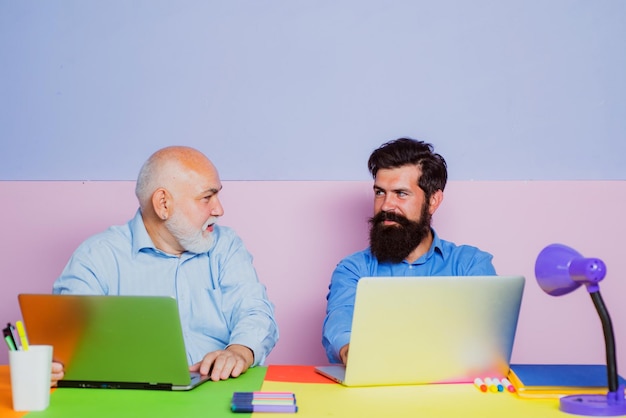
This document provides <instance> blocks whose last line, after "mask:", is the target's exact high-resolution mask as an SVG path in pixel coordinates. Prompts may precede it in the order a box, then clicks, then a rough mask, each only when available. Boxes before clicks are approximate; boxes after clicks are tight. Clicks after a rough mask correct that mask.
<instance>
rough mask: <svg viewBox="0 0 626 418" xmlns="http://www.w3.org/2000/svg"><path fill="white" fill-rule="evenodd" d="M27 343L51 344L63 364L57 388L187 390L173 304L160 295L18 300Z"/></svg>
mask: <svg viewBox="0 0 626 418" xmlns="http://www.w3.org/2000/svg"><path fill="white" fill-rule="evenodd" d="M18 300H19V304H20V309H21V311H22V317H23V320H24V325H25V327H26V332H27V334H28V338H29V340H30V343H31V344H50V345H52V346H53V347H54V348H53V357H54V359H55V361H58V362H60V363H63V364H64V368H65V376H64V378H63V380H61V381H60V382H59V387H90V388H119V389H161V390H188V389H191V388H193V387H195V386H197V385H198V384H199V383H202V381H204V380H206V376H204V377H203V378H200V376H199V375H196V374H192V373H190V372H189V366H188V364H187V356H186V352H185V344H184V341H183V336H182V329H181V325H180V319H179V314H178V307H177V304H176V300H175V299H173V298H169V297H160V296H86V295H51V294H21V295H19V296H18Z"/></svg>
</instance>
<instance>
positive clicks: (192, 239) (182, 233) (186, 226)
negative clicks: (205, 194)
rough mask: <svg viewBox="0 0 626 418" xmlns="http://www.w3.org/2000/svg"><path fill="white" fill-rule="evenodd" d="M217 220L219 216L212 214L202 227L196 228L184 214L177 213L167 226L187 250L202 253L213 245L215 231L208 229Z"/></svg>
mask: <svg viewBox="0 0 626 418" xmlns="http://www.w3.org/2000/svg"><path fill="white" fill-rule="evenodd" d="M216 222H217V218H216V217H213V216H212V217H210V218H209V219H207V221H206V222H205V223H204V225H203V226H202V229H196V228H195V227H194V226H192V225H191V224H190V223H189V222H188V221H187V219H186V218H185V217H184V216H183V215H180V214H177V213H175V214H174V215H172V216H171V217H170V218H169V219H168V220H167V221H166V222H165V227H166V228H167V230H168V231H169V232H170V234H172V235H173V236H174V238H176V240H177V241H178V243H179V244H180V245H181V247H183V248H184V249H185V251H189V252H191V253H196V254H201V253H206V252H208V251H209V249H210V248H211V246H212V245H213V233H212V232H208V231H207V230H206V229H207V227H208V226H209V225H211V224H213V223H216Z"/></svg>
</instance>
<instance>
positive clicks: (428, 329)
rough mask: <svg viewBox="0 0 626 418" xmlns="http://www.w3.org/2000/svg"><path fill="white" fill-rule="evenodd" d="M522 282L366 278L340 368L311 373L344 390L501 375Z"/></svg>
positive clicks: (360, 285) (507, 360)
mask: <svg viewBox="0 0 626 418" xmlns="http://www.w3.org/2000/svg"><path fill="white" fill-rule="evenodd" d="M524 282H525V280H524V277H523V276H454V277H447V276H446V277H442V276H439V277H364V278H362V279H361V280H359V282H358V285H357V291H356V299H355V304H354V316H353V319H352V334H351V339H350V349H349V352H348V362H347V364H346V366H345V367H344V366H343V365H331V366H320V367H317V368H316V371H317V372H318V373H321V374H323V375H324V376H327V377H329V378H331V379H333V380H335V381H337V382H340V383H342V384H344V385H346V386H378V385H403V384H430V383H461V382H473V381H474V379H475V378H476V377H481V378H484V377H505V376H506V375H507V372H508V370H509V363H510V359H511V352H512V350H513V341H514V338H515V331H516V328H517V320H518V317H519V311H520V305H521V301H522V294H523V290H524Z"/></svg>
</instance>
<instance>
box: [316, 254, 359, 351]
mask: <svg viewBox="0 0 626 418" xmlns="http://www.w3.org/2000/svg"><path fill="white" fill-rule="evenodd" d="M361 276H362V274H360V273H359V271H358V268H357V266H356V264H354V263H352V262H351V261H350V259H344V260H342V261H341V262H340V263H339V264H338V265H337V267H336V268H335V271H334V272H333V274H332V277H331V280H330V286H329V292H328V295H327V297H326V299H327V305H326V318H325V319H324V324H323V328H322V345H323V346H324V349H325V350H326V356H327V357H328V361H330V362H331V363H341V358H340V357H339V350H340V349H341V347H343V346H344V345H346V344H348V343H349V342H350V332H351V327H352V315H353V312H354V299H355V297H356V286H357V282H358V281H359V278H360V277H361Z"/></svg>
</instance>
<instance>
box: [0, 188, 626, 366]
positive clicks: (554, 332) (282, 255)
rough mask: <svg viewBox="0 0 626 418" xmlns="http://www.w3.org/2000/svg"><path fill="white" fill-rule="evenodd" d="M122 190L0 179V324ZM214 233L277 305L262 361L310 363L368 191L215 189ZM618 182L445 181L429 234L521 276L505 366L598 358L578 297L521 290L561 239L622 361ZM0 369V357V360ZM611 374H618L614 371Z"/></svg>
mask: <svg viewBox="0 0 626 418" xmlns="http://www.w3.org/2000/svg"><path fill="white" fill-rule="evenodd" d="M133 188H134V182H80V181H78V182H51V181H46V182H0V196H2V201H3V203H4V204H3V205H0V216H2V219H5V227H4V231H3V233H2V235H0V249H1V252H0V254H2V255H1V257H2V258H1V261H2V262H1V263H0V278H1V279H0V320H1V321H15V320H16V319H19V308H18V305H17V299H16V295H17V294H18V293H22V292H46V293H47V292H49V291H50V288H51V285H52V282H53V281H54V279H55V278H56V276H57V275H58V274H59V272H60V271H61V269H62V268H63V266H64V265H65V263H66V261H67V259H68V257H69V256H70V254H71V253H72V251H73V250H74V248H75V247H76V246H77V245H78V244H79V243H80V242H81V241H82V240H84V239H85V238H86V237H88V236H89V235H92V234H93V233H96V232H99V231H101V230H103V229H105V228H106V227H108V226H109V225H111V224H120V223H124V222H126V221H127V220H128V219H129V218H130V217H131V216H132V215H133V214H134V212H135V210H136V202H135V197H134V194H133ZM222 202H223V204H224V206H225V210H226V214H225V216H224V218H223V221H222V224H224V225H229V226H232V227H234V228H235V229H236V230H237V231H238V232H239V234H240V235H241V236H242V237H243V239H244V241H245V243H246V245H247V247H248V249H249V250H250V252H251V253H252V254H253V255H254V257H255V265H256V268H257V271H258V273H259V277H260V278H261V280H262V281H263V282H264V283H265V284H266V285H267V287H268V292H269V295H270V298H271V299H272V300H273V302H274V303H275V305H276V315H277V319H278V322H279V325H280V329H281V339H280V341H279V343H278V345H277V347H276V349H275V350H274V352H273V353H272V354H271V355H270V357H269V359H268V362H269V363H274V364H287V363H291V364H298V363H299V364H318V363H324V362H325V357H324V353H323V350H322V347H321V343H320V334H321V323H322V319H323V316H324V308H325V296H326V291H327V286H328V281H329V278H330V274H331V272H332V270H333V268H334V266H335V264H336V263H337V262H338V261H339V260H340V259H341V258H342V257H343V256H344V255H347V254H348V253H351V252H353V251H356V250H359V249H361V248H363V247H365V246H366V245H367V224H366V219H367V217H368V216H369V215H370V212H371V183H370V182H369V181H364V182H330V181H329V182H325V181H304V182H300V181H291V182H287V181H286V182H281V181H268V182H265V181H255V182H245V181H241V182H239V181H238V182H224V190H223V192H222ZM625 213H626V182H617V181H616V182H611V181H587V182H539V181H537V182H524V181H519V182H517V181H516V182H504V181H502V182H473V181H458V182H451V183H449V185H448V188H447V189H446V194H445V200H444V203H443V205H442V206H441V207H440V209H439V211H438V212H437V214H436V216H435V227H436V228H437V230H438V232H439V234H440V235H441V236H442V237H443V238H445V239H449V240H451V241H455V242H457V243H471V244H473V245H476V246H479V247H481V248H483V249H485V250H488V251H490V252H491V253H493V254H494V263H495V265H496V269H497V270H498V272H499V273H500V274H523V275H525V276H526V278H527V283H526V290H525V295H524V300H523V303H522V312H521V316H520V323H519V327H518V334H517V338H516V343H515V347H514V351H513V361H515V362H546V363H556V362H572V363H591V362H598V363H601V362H603V361H604V345H603V337H602V329H601V326H600V322H599V320H598V317H597V314H596V313H595V311H594V308H593V305H592V303H591V301H590V299H589V296H588V294H587V292H586V291H585V290H584V289H578V290H577V291H576V292H574V293H573V294H571V295H567V296H564V297H560V298H555V297H551V296H548V295H545V294H544V293H543V292H542V291H541V290H540V289H539V288H538V286H537V285H536V283H535V281H534V275H533V269H534V260H535V257H536V256H537V254H538V253H539V251H540V250H541V249H542V248H543V247H544V246H545V245H547V244H550V243H553V242H561V243H564V244H567V245H570V246H572V247H574V248H576V249H577V250H578V251H580V252H581V253H582V254H583V255H586V256H590V257H591V256H594V257H600V258H602V259H603V260H604V261H605V262H606V263H607V266H608V275H607V278H606V279H605V280H604V282H603V283H602V284H601V291H602V295H603V298H604V300H605V302H606V303H607V305H608V308H609V312H610V313H611V316H612V319H613V326H614V329H615V332H616V334H617V351H618V361H619V363H620V364H626V363H625V362H626V304H624V303H621V301H620V300H619V298H620V297H622V298H623V296H624V295H626V266H625V263H626V261H625V260H626V258H625V257H624V256H623V251H622V248H623V247H622V244H621V240H622V237H624V236H626V223H624V222H623V221H622V216H623V214H625ZM6 362H7V355H6V350H4V349H2V350H0V363H6ZM623 373H624V372H623V371H622V374H623Z"/></svg>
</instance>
